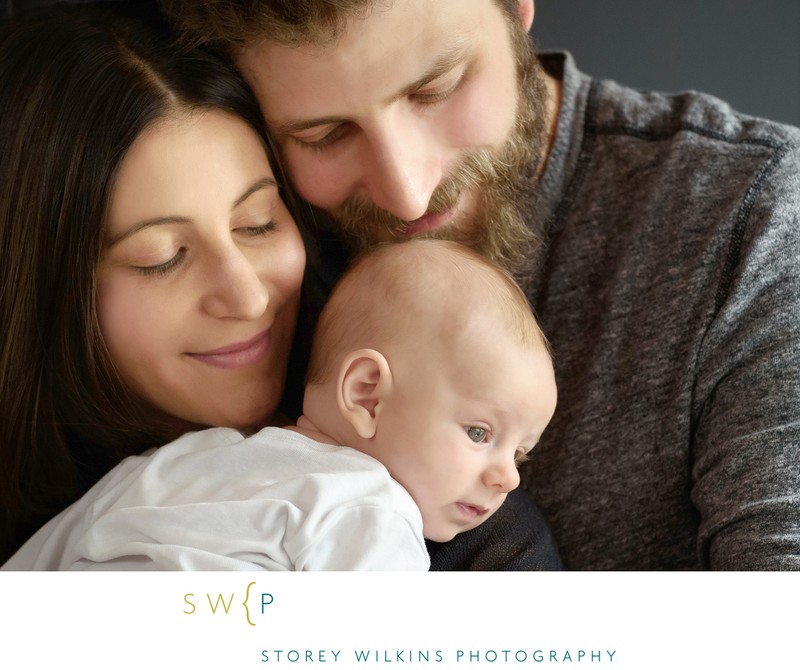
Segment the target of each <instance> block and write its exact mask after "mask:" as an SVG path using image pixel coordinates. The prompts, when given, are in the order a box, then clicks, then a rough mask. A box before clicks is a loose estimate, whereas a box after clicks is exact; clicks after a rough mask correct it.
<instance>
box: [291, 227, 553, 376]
mask: <svg viewBox="0 0 800 670" xmlns="http://www.w3.org/2000/svg"><path fill="white" fill-rule="evenodd" d="M476 313H477V315H478V317H479V318H480V319H481V320H482V321H483V322H484V323H492V324H494V325H496V327H497V328H500V329H504V330H505V332H507V333H508V334H510V335H511V336H512V337H513V338H514V339H515V340H516V341H517V342H518V343H519V344H520V345H521V346H524V347H526V348H532V347H535V346H540V347H542V348H544V349H545V350H547V351H549V347H548V344H547V341H546V339H545V337H544V335H543V333H542V331H541V329H540V328H539V325H538V324H537V322H536V318H535V316H534V314H533V312H532V310H531V307H530V305H529V304H528V301H527V299H526V297H525V294H524V293H523V292H522V290H521V289H520V288H519V286H518V285H517V284H516V282H515V281H514V280H513V278H512V277H511V275H509V274H508V273H507V272H506V271H505V270H503V269H501V268H500V267H499V266H497V265H495V264H494V263H492V262H491V261H489V260H488V259H487V258H485V257H484V256H481V255H480V254H478V253H477V252H475V251H473V250H472V249H469V248H468V247H466V246H463V245H461V244H459V243H457V242H450V241H443V240H425V239H414V240H409V241H406V242H398V243H394V244H388V245H383V246H380V247H378V248H377V249H374V250H372V251H369V252H367V253H365V254H364V255H362V256H360V257H358V258H357V259H356V260H355V261H354V263H353V264H352V265H351V266H350V268H349V269H348V271H347V272H346V273H345V274H344V276H343V277H342V279H341V280H340V281H339V283H338V284H337V285H336V287H335V288H334V291H333V293H332V294H331V297H330V299H329V301H328V302H327V304H326V305H325V308H324V309H323V311H322V314H321V316H320V319H319V322H318V324H317V329H316V332H315V335H314V341H313V345H312V350H311V358H310V361H309V367H308V373H307V376H306V383H307V384H320V383H324V382H326V381H328V380H329V379H330V378H331V376H332V375H333V374H334V373H335V372H336V369H337V367H338V365H339V363H340V361H341V359H342V358H343V357H344V356H345V355H346V354H347V353H349V352H351V351H354V350H356V349H362V348H371V349H376V350H379V351H380V350H383V349H384V346H385V345H386V344H387V343H389V342H395V341H397V342H404V343H409V344H410V345H412V346H413V342H414V341H415V340H416V339H420V338H421V339H423V340H425V339H427V338H434V339H435V341H437V342H439V343H441V344H444V345H447V344H448V343H450V342H454V341H456V340H457V339H458V337H459V335H460V333H462V332H464V331H465V330H466V328H467V326H468V323H469V322H472V321H473V320H474V317H475V315H476Z"/></svg>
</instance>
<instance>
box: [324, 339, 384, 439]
mask: <svg viewBox="0 0 800 670" xmlns="http://www.w3.org/2000/svg"><path fill="white" fill-rule="evenodd" d="M391 387H392V371H391V369H390V368H389V362H388V361H387V360H386V357H385V356H384V355H383V354H381V353H380V352H378V351H375V350H374V349H359V350H358V351H352V352H350V353H349V354H347V356H345V357H344V360H343V361H342V364H341V366H340V367H339V378H338V380H337V385H336V391H337V393H336V400H337V403H338V405H339V411H340V412H341V414H342V416H343V417H344V418H345V419H347V421H349V422H350V424H351V425H352V426H353V428H355V431H356V432H357V433H358V434H359V435H360V436H361V437H362V438H364V439H370V438H372V437H373V436H374V435H375V431H376V430H377V428H378V416H379V414H380V411H381V407H382V403H383V402H384V401H385V399H386V396H387V394H388V393H389V391H390V390H391Z"/></svg>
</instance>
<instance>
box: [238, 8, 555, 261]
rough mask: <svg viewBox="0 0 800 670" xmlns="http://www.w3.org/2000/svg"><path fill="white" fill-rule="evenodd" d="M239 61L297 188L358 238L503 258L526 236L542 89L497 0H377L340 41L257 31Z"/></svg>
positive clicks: (540, 138)
mask: <svg viewBox="0 0 800 670" xmlns="http://www.w3.org/2000/svg"><path fill="white" fill-rule="evenodd" d="M237 63H238V65H239V67H240V69H241V70H242V73H243V74H244V76H245V78H246V79H247V80H248V82H249V83H250V85H251V86H252V87H253V89H254V91H255V93H256V95H257V97H258V99H259V101H260V104H261V107H262V110H263V112H264V115H265V118H266V120H267V123H268V125H269V126H270V128H271V130H272V132H273V134H274V136H275V139H276V141H277V143H278V145H279V147H280V151H281V154H282V158H283V160H284V162H285V164H286V168H287V170H288V173H289V176H290V178H291V180H292V182H293V184H294V185H295V187H296V189H297V191H298V192H299V194H300V195H301V196H302V197H303V198H305V199H306V200H308V201H309V202H311V203H313V204H314V205H317V206H318V207H320V208H322V209H325V210H327V211H328V212H329V213H330V214H331V215H332V216H333V217H334V219H335V220H336V222H337V224H338V226H339V229H340V231H341V233H342V234H343V236H344V237H345V239H346V240H347V241H348V242H349V243H350V244H351V246H352V247H353V248H354V249H356V250H359V249H362V248H365V247H369V246H371V245H373V244H375V243H378V242H385V241H392V240H397V239H402V238H404V237H406V236H409V235H427V236H432V237H443V238H447V239H454V240H456V241H460V242H464V243H467V244H469V245H470V246H473V247H474V248H476V249H477V250H478V251H480V252H482V253H485V254H486V255H488V256H490V257H492V258H494V259H495V260H497V261H499V262H501V263H504V264H508V261H509V259H510V258H511V257H513V253H514V251H515V250H516V249H518V248H519V247H520V245H521V244H523V243H524V242H526V241H527V239H528V231H527V228H526V227H525V225H524V223H523V222H522V219H521V217H520V215H519V211H518V208H517V206H516V197H517V193H518V191H519V186H520V182H521V179H522V176H523V174H524V173H525V172H526V171H527V170H528V168H529V166H530V164H531V161H532V160H533V159H536V158H538V157H539V156H540V155H541V153H542V146H543V143H544V125H545V90H544V85H543V77H542V75H541V74H540V71H539V68H538V63H537V62H536V60H535V58H534V57H533V55H532V53H531V50H530V46H529V43H528V40H527V35H526V33H525V30H524V27H523V24H522V21H521V20H520V21H519V22H515V24H514V25H513V26H511V25H510V22H509V20H508V18H507V17H506V16H505V15H504V14H503V12H502V11H501V10H500V9H499V8H498V6H497V5H496V4H495V3H494V2H493V1H492V0H437V2H435V3H431V2H427V1H426V0H396V1H395V2H393V3H391V4H390V5H389V6H388V7H387V6H386V4H385V3H377V4H376V6H375V8H374V9H373V10H372V11H371V12H370V13H369V14H368V15H367V16H366V17H365V18H352V19H350V21H349V22H348V24H347V29H346V31H345V32H344V34H343V35H342V36H341V37H340V38H339V39H338V40H337V41H336V42H334V43H333V44H330V45H327V46H323V45H310V44H303V45H300V46H296V47H290V46H285V45H279V44H277V43H274V42H262V43H259V44H256V45H253V46H251V47H249V48H246V49H244V50H243V51H242V52H241V53H240V54H239V56H238V57H237ZM518 73H525V75H526V78H525V79H524V80H523V79H521V78H520V76H518ZM531 73H534V76H532V77H531V76H530V74H531Z"/></svg>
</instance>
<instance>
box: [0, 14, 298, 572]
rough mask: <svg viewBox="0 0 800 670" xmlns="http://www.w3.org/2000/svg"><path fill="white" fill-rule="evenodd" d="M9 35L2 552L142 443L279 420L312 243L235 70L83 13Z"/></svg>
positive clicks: (0, 291)
mask: <svg viewBox="0 0 800 670" xmlns="http://www.w3.org/2000/svg"><path fill="white" fill-rule="evenodd" d="M4 30H5V32H4V34H3V36H2V42H1V43H0V258H2V271H1V272H2V274H1V275H0V277H1V278H2V279H0V317H2V321H3V324H4V331H3V334H2V354H0V417H2V419H0V421H1V422H2V423H1V424H0V449H2V451H0V461H2V466H1V467H0V472H1V473H2V474H1V475H0V477H2V484H0V508H2V543H3V544H2V549H1V550H0V563H2V562H3V561H4V560H5V559H6V558H7V557H8V556H9V555H10V553H12V552H13V551H14V550H15V549H16V548H17V547H18V546H19V544H21V542H22V541H23V540H24V539H25V538H26V537H27V536H28V535H29V534H30V533H31V532H32V531H33V530H35V529H36V527H37V526H39V525H40V524H41V523H42V522H43V521H44V520H45V519H47V518H48V517H49V516H51V515H52V514H54V513H55V512H57V511H59V510H60V509H62V508H63V507H64V506H66V505H67V504H69V503H71V502H72V501H73V500H75V499H76V498H77V497H78V496H79V495H80V494H81V493H82V492H83V491H85V490H86V489H87V488H88V487H89V486H90V485H91V484H92V483H93V482H94V481H95V480H96V479H97V478H98V476H99V475H101V474H102V473H103V472H104V471H105V470H107V469H108V468H109V467H110V466H111V465H113V464H114V463H116V462H117V461H118V460H120V459H121V458H122V457H124V456H125V455H127V454H131V453H135V452H140V451H142V450H143V449H146V448H148V447H151V446H155V445H159V444H163V443H164V442H166V441H168V440H170V439H173V438H176V437H177V436H179V435H180V434H181V433H183V432H185V431H186V430H187V429H191V428H195V427H197V426H205V425H225V426H231V427H236V428H240V429H243V430H247V429H250V428H254V427H257V426H262V425H264V424H267V423H269V422H270V421H271V420H273V419H274V414H275V413H276V411H277V408H278V404H279V402H280V399H281V394H282V392H283V387H284V383H285V379H286V370H287V364H288V359H289V353H290V348H291V343H292V337H293V334H294V329H295V322H296V318H297V311H298V304H299V299H300V292H301V290H300V289H301V281H302V276H303V267H304V261H305V255H304V250H303V244H302V240H301V238H300V235H299V233H298V230H297V228H296V226H295V223H294V221H293V219H292V217H291V215H290V214H289V212H288V210H287V209H286V207H285V206H284V204H283V202H282V201H281V198H280V195H279V193H278V186H277V183H276V181H275V173H274V172H273V170H272V169H271V166H270V163H269V161H268V152H267V150H266V144H265V140H264V135H263V132H262V127H261V123H262V121H261V117H260V114H259V111H258V107H257V105H256V103H255V102H254V101H253V99H252V98H251V96H250V93H249V91H248V90H247V88H246V87H245V86H244V85H243V84H242V83H241V82H240V80H239V78H238V77H237V76H236V75H235V73H234V72H233V71H232V70H231V69H230V68H229V66H228V65H227V64H226V63H224V62H223V61H221V60H218V59H216V58H215V57H213V56H211V55H208V54H203V53H197V52H192V53H191V54H181V53H178V52H176V51H174V50H171V49H169V48H168V47H167V42H166V40H164V39H162V37H161V36H159V35H156V34H154V33H153V32H151V30H150V29H147V30H145V29H143V28H142V27H141V26H140V25H139V24H138V23H136V22H132V21H129V20H127V19H124V18H120V17H115V16H113V15H111V14H105V13H102V14H96V15H95V14H93V13H88V12H86V11H85V10H84V9H79V10H77V11H65V12H63V13H62V15H60V16H58V17H57V18H55V19H54V18H53V17H50V16H48V17H43V18H42V19H41V20H37V19H29V20H27V21H24V22H21V23H19V24H18V25H12V26H9V27H7V28H5V29H4Z"/></svg>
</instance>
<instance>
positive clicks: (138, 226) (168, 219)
mask: <svg viewBox="0 0 800 670" xmlns="http://www.w3.org/2000/svg"><path fill="white" fill-rule="evenodd" d="M271 187H275V188H277V187H278V182H276V181H275V180H274V179H272V178H271V177H264V178H263V179H259V180H258V181H256V182H254V183H253V184H252V185H251V186H249V187H248V188H247V190H246V191H245V192H244V193H242V194H241V195H240V196H239V197H238V198H236V200H234V201H233V205H231V210H234V209H236V208H237V207H238V206H239V205H241V204H242V203H243V202H244V201H245V200H247V199H248V198H249V197H250V196H251V195H253V194H254V193H257V192H258V191H260V190H262V189H265V188H271ZM192 221H193V220H192V219H191V218H190V217H188V216H156V217H153V218H152V219H144V220H143V221H139V222H137V223H135V224H134V225H133V226H131V227H130V228H128V230H126V231H125V232H124V233H122V234H121V235H117V236H116V237H113V238H111V239H109V240H108V242H107V244H106V246H107V247H113V246H114V245H115V244H119V243H120V242H122V241H123V240H126V239H128V238H129V237H131V236H132V235H135V234H136V233H138V232H139V231H141V230H145V229H146V228H152V227H153V226H164V225H167V224H170V223H178V224H188V223H192Z"/></svg>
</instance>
